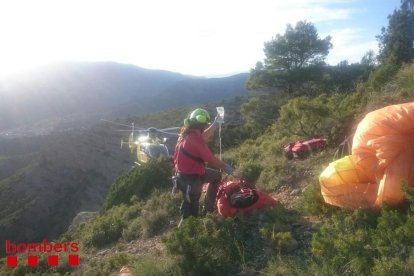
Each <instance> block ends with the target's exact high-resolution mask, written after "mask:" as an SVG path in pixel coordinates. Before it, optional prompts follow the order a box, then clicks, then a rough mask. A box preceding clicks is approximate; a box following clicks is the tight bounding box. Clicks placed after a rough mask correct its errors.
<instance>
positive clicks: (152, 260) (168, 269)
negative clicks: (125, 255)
mask: <svg viewBox="0 0 414 276" xmlns="http://www.w3.org/2000/svg"><path fill="white" fill-rule="evenodd" d="M176 270H177V268H176V267H175V260H174V259H172V258H167V257H163V256H158V255H157V256H152V255H145V256H142V257H141V258H139V259H138V260H137V261H136V262H135V263H134V265H133V267H132V269H131V272H132V274H133V275H145V276H165V275H179V274H178V271H176Z"/></svg>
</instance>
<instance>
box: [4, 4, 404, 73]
mask: <svg viewBox="0 0 414 276" xmlns="http://www.w3.org/2000/svg"><path fill="white" fill-rule="evenodd" d="M399 5H400V0H146V1H144V0H27V1H21V0H0V35H1V43H0V73H7V72H13V71H16V70H18V69H20V68H25V67H28V66H29V67H30V66H33V65H38V64H44V63H49V62H54V61H116V62H120V63H128V64H134V65H137V66H140V67H144V68H150V69H164V70H169V71H174V72H180V73H183V74H191V75H208V76H211V75H223V74H232V73H238V72H243V71H248V70H250V68H252V67H254V66H255V64H256V62H257V61H262V60H263V58H264V54H263V45H264V42H266V41H270V40H271V39H272V38H273V37H275V36H276V34H281V35H283V34H284V32H285V30H286V25H287V24H292V25H295V24H296V22H297V21H299V20H307V21H308V22H311V23H313V24H314V25H315V27H316V28H317V30H318V33H319V35H320V37H321V38H324V37H326V36H327V35H330V36H332V43H333V49H332V50H331V52H330V54H329V56H328V58H327V60H326V61H327V62H328V63H329V64H332V65H335V64H337V63H338V62H340V61H342V60H348V61H349V62H359V61H360V59H361V57H362V56H363V55H364V54H365V53H366V52H367V51H368V50H369V49H372V50H374V51H377V48H378V46H377V44H378V43H377V40H376V38H375V36H376V35H378V34H380V32H381V28H382V27H383V26H385V27H386V26H388V19H387V16H388V15H389V14H391V13H392V12H393V10H394V9H396V8H399Z"/></svg>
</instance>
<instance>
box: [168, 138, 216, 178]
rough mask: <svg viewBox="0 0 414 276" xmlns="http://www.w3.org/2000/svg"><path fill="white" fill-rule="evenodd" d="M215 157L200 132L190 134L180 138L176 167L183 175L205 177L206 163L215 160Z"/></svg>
mask: <svg viewBox="0 0 414 276" xmlns="http://www.w3.org/2000/svg"><path fill="white" fill-rule="evenodd" d="M213 157H214V155H213V153H212V152H211V150H210V149H209V147H208V145H207V143H206V141H205V140H204V138H203V136H202V135H201V133H199V132H190V133H188V134H186V135H185V136H184V137H180V138H179V139H178V141H177V145H176V146H175V153H174V167H175V170H176V171H177V172H179V173H182V174H190V175H194V174H195V175H203V174H204V173H205V162H209V161H211V160H212V159H213Z"/></svg>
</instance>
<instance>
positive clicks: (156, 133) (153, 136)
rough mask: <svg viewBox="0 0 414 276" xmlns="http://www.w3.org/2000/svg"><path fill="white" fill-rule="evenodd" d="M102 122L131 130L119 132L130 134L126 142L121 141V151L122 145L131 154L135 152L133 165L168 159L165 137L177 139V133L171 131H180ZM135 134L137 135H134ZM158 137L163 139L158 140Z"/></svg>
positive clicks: (177, 128)
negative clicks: (126, 146)
mask: <svg viewBox="0 0 414 276" xmlns="http://www.w3.org/2000/svg"><path fill="white" fill-rule="evenodd" d="M103 121H107V122H110V123H114V124H117V125H121V126H126V127H130V128H131V130H119V131H128V132H131V133H130V134H129V137H128V140H127V141H124V139H121V149H122V147H123V145H128V147H129V149H130V151H131V153H134V152H135V151H136V155H137V161H135V164H137V165H141V164H143V163H146V162H148V161H149V160H150V159H158V158H165V159H166V160H168V159H169V158H170V152H169V150H168V147H167V144H166V143H167V140H168V139H167V138H166V137H165V136H175V137H178V134H177V132H172V131H178V130H179V129H180V127H170V128H163V129H158V128H155V127H150V128H147V129H142V128H136V127H135V124H134V123H132V124H131V125H125V124H120V123H116V122H112V121H108V120H103ZM136 133H137V134H138V135H135V134H136ZM160 136H164V137H162V138H160ZM174 144H175V142H174Z"/></svg>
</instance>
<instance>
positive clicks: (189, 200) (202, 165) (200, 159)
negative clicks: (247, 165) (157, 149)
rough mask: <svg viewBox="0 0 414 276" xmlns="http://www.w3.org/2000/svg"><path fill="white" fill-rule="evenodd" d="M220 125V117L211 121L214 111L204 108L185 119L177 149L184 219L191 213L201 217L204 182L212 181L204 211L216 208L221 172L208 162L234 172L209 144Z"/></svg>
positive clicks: (178, 182)
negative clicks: (214, 152) (215, 153)
mask: <svg viewBox="0 0 414 276" xmlns="http://www.w3.org/2000/svg"><path fill="white" fill-rule="evenodd" d="M218 125H219V122H218V117H216V120H215V121H214V122H213V123H212V124H210V115H209V114H208V112H207V111H206V110H204V109H202V108H197V109H195V110H194V111H193V112H191V114H190V115H189V117H188V118H186V119H185V120H184V127H183V128H182V129H181V132H180V136H179V138H178V141H177V145H176V146H175V153H174V168H175V171H176V176H177V187H178V188H179V189H180V190H181V192H182V193H183V202H182V204H181V208H180V211H181V214H182V218H183V219H184V218H186V217H189V216H194V217H198V215H199V200H200V197H201V192H202V185H203V183H209V185H208V189H207V193H206V197H205V202H204V208H203V213H206V212H212V211H213V210H214V203H215V200H216V194H217V189H218V185H219V182H220V180H221V172H220V171H218V170H213V169H210V168H206V163H208V164H209V165H211V166H213V167H215V168H217V169H222V170H223V171H224V172H225V173H227V174H230V175H231V174H232V173H233V168H232V167H231V166H230V165H228V164H226V163H224V162H223V161H221V160H220V159H218V158H217V157H215V156H214V154H213V153H212V151H211V150H210V148H209V147H208V145H207V141H208V139H209V138H210V137H212V136H213V134H214V132H215V131H216V130H217V128H218Z"/></svg>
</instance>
